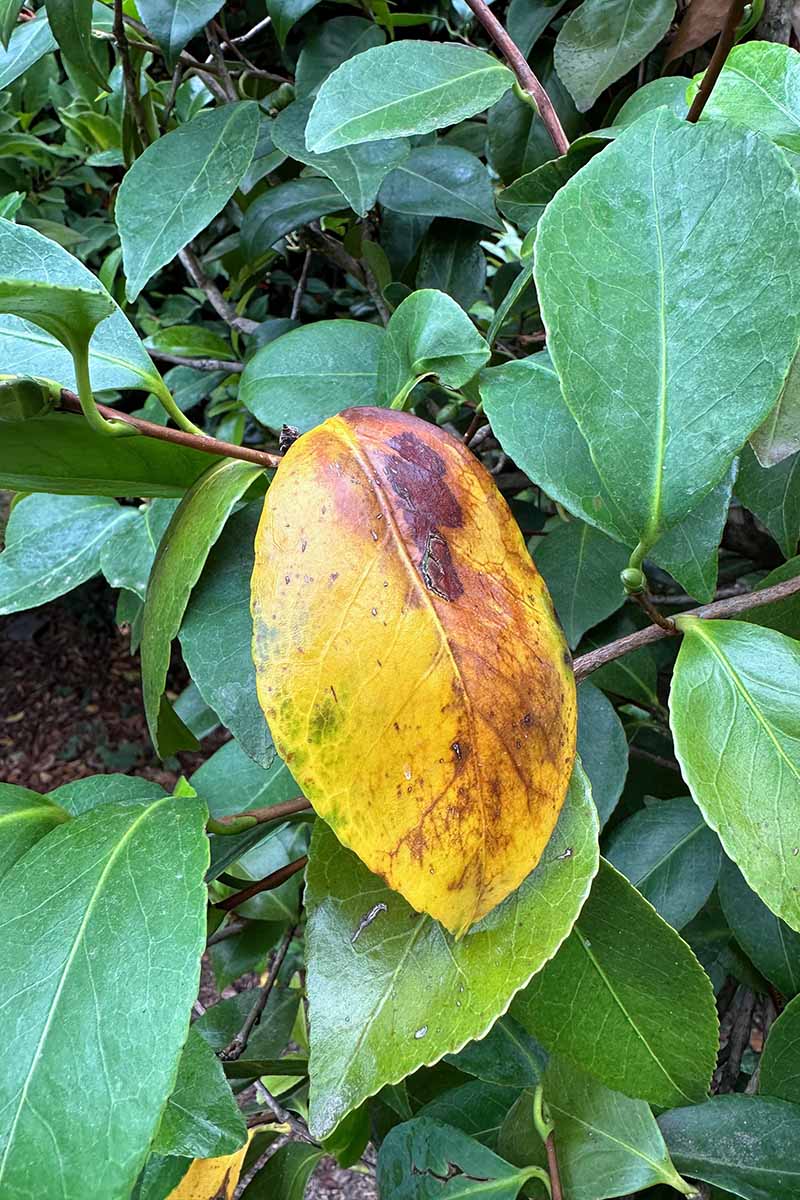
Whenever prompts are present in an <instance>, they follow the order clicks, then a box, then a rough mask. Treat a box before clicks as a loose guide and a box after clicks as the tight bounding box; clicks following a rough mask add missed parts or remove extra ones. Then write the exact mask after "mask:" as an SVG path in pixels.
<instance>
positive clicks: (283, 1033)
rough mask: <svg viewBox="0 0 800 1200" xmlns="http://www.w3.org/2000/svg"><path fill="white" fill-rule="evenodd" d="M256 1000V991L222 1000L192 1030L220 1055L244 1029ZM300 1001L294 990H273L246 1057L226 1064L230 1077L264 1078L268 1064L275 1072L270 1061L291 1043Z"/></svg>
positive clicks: (253, 1034)
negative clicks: (262, 1076) (259, 1076)
mask: <svg viewBox="0 0 800 1200" xmlns="http://www.w3.org/2000/svg"><path fill="white" fill-rule="evenodd" d="M257 999H258V992H257V990H256V989H254V988H250V989H249V990H248V991H246V992H240V993H239V994H238V995H237V996H232V997H231V998H230V1000H221V1001H220V1002H219V1003H218V1004H214V1005H212V1006H211V1008H207V1009H206V1011H205V1013H204V1014H203V1015H202V1017H199V1018H198V1020H197V1021H195V1023H194V1025H193V1026H192V1028H193V1029H196V1030H197V1032H198V1033H200V1034H201V1035H202V1036H203V1037H204V1038H205V1040H206V1041H207V1042H208V1044H209V1045H210V1046H211V1047H212V1049H213V1050H216V1051H220V1050H222V1049H224V1048H225V1046H227V1045H228V1043H229V1042H230V1041H231V1040H232V1039H233V1038H234V1037H235V1036H236V1034H237V1033H238V1032H239V1030H240V1029H241V1028H242V1025H243V1024H244V1021H245V1018H246V1017H247V1015H248V1014H249V1012H250V1010H251V1008H252V1007H253V1005H254V1004H255V1003H256V1001H257ZM299 1001H300V993H299V992H298V991H296V990H295V989H293V988H280V987H276V988H275V989H274V991H273V992H272V995H271V996H270V998H269V1004H268V1006H267V1008H266V1009H265V1010H264V1014H263V1016H262V1018H261V1021H260V1022H259V1023H258V1025H257V1026H256V1028H255V1029H254V1030H253V1033H252V1035H251V1037H250V1039H249V1041H248V1043H247V1049H246V1050H245V1052H244V1054H243V1055H242V1056H241V1058H239V1059H236V1060H234V1061H231V1062H227V1063H225V1070H226V1073H227V1075H228V1076H229V1077H232V1078H234V1079H247V1078H250V1079H252V1078H254V1077H255V1076H257V1075H263V1074H264V1073H265V1071H266V1064H267V1063H268V1062H269V1063H270V1070H271V1071H274V1070H275V1066H274V1064H273V1063H272V1062H271V1060H273V1059H275V1060H277V1059H280V1056H281V1055H282V1053H283V1051H284V1050H285V1049H286V1046H287V1045H288V1043H289V1040H290V1038H291V1036H292V1027H293V1025H294V1021H295V1017H296V1015H297V1006H298V1003H299ZM292 1061H294V1060H292ZM292 1069H294V1068H292ZM300 1073H302V1072H300Z"/></svg>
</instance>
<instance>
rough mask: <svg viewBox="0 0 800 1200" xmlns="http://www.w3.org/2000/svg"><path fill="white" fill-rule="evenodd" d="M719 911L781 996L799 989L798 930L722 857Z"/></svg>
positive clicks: (798, 991) (794, 994) (740, 943)
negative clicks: (778, 915) (768, 906)
mask: <svg viewBox="0 0 800 1200" xmlns="http://www.w3.org/2000/svg"><path fill="white" fill-rule="evenodd" d="M719 900H720V904H721V905H722V911H723V912H724V914H725V918H726V920H727V922H728V924H729V925H730V927H731V930H732V931H733V935H734V937H735V938H736V940H737V942H738V943H739V945H740V946H741V948H742V950H744V952H745V954H746V955H747V957H748V958H749V959H750V961H751V962H752V963H753V965H754V966H755V967H757V968H758V970H759V971H760V972H761V974H762V975H763V976H764V978H765V979H768V980H769V981H770V983H771V984H773V985H774V986H775V987H776V988H777V989H778V991H779V992H780V993H781V995H783V996H787V997H791V996H796V995H798V993H800V934H798V933H795V931H794V930H793V929H790V928H789V927H788V926H787V925H784V923H783V921H781V919H780V917H776V916H775V914H774V913H773V912H770V910H769V909H768V908H767V906H766V904H764V903H762V901H761V900H759V898H758V896H757V895H756V893H755V892H754V891H752V889H751V888H749V887H748V886H747V883H746V882H745V880H744V877H743V875H742V873H741V871H740V870H739V868H738V867H736V866H734V864H733V863H732V862H731V861H730V859H728V858H726V859H725V861H724V862H723V864H722V872H721V874H720V880H719Z"/></svg>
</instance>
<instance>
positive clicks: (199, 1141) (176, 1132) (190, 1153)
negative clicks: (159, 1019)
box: [152, 1029, 247, 1158]
mask: <svg viewBox="0 0 800 1200" xmlns="http://www.w3.org/2000/svg"><path fill="white" fill-rule="evenodd" d="M246 1137H247V1130H246V1127H245V1123H244V1119H243V1117H242V1114H241V1113H240V1112H239V1109H238V1107H237V1104H236V1101H235V1100H234V1098H233V1094H232V1092H231V1089H230V1086H229V1084H228V1082H227V1080H226V1079H225V1074H224V1072H223V1070H222V1063H221V1062H220V1061H219V1059H218V1058H217V1057H216V1055H215V1054H214V1051H213V1050H212V1049H211V1047H210V1046H209V1045H208V1043H207V1042H206V1041H205V1040H204V1039H203V1038H202V1037H201V1036H200V1034H199V1033H197V1032H196V1030H194V1029H192V1030H190V1031H189V1037H188V1038H187V1040H186V1045H185V1046H184V1047H183V1053H182V1054H181V1057H180V1061H179V1063H178V1077H177V1079H176V1080H175V1086H174V1088H173V1089H172V1092H171V1094H170V1097H169V1099H168V1100H167V1105H166V1108H165V1109H164V1112H163V1113H162V1115H161V1121H160V1123H159V1126H158V1131H157V1133H156V1135H155V1137H154V1139H153V1143H152V1149H153V1152H154V1153H156V1154H178V1155H183V1156H185V1157H186V1158H220V1157H221V1156H222V1155H223V1154H233V1152H234V1151H235V1150H238V1149H239V1147H240V1146H242V1145H243V1144H244V1141H245V1138H246Z"/></svg>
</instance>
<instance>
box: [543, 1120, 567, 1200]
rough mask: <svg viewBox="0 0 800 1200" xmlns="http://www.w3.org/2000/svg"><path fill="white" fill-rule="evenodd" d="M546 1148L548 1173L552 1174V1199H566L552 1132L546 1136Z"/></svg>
mask: <svg viewBox="0 0 800 1200" xmlns="http://www.w3.org/2000/svg"><path fill="white" fill-rule="evenodd" d="M544 1148H545V1152H546V1154H547V1173H548V1175H549V1176H550V1200H564V1193H563V1192H562V1190H561V1174H560V1172H559V1169H558V1155H557V1154H556V1146H555V1142H554V1141H553V1134H552V1133H549V1134H548V1135H547V1137H546V1138H545V1142H544Z"/></svg>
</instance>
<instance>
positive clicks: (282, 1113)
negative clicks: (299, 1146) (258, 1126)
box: [247, 1079, 319, 1146]
mask: <svg viewBox="0 0 800 1200" xmlns="http://www.w3.org/2000/svg"><path fill="white" fill-rule="evenodd" d="M256 1098H257V1099H259V1100H263V1101H264V1103H265V1104H266V1106H267V1108H268V1109H269V1111H270V1112H271V1113H272V1115H273V1117H274V1118H275V1119H276V1120H278V1121H280V1123H281V1125H288V1126H289V1128H290V1129H291V1131H292V1133H294V1134H295V1135H296V1136H297V1137H299V1138H300V1140H301V1141H303V1142H310V1143H311V1145H312V1146H318V1145H319V1142H315V1141H314V1139H313V1138H312V1136H311V1134H310V1133H309V1132H308V1126H307V1125H306V1123H305V1121H303V1120H301V1118H300V1117H298V1116H296V1114H295V1113H292V1112H289V1110H288V1108H284V1107H283V1105H282V1104H281V1103H280V1101H279V1100H277V1099H276V1098H275V1096H273V1094H272V1092H270V1091H269V1090H268V1089H267V1088H266V1087H265V1086H264V1082H263V1080H261V1079H259V1080H258V1082H257V1083H256ZM247 1123H248V1125H249V1124H250V1121H249V1119H248V1122H247Z"/></svg>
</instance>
